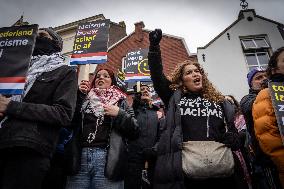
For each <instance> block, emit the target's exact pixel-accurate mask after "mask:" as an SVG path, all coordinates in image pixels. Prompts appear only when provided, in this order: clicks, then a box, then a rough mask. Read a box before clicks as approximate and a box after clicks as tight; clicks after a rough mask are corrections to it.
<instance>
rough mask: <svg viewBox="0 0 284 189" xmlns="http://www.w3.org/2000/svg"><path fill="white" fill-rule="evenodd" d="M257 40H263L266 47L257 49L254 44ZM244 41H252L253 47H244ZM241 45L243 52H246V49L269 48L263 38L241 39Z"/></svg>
mask: <svg viewBox="0 0 284 189" xmlns="http://www.w3.org/2000/svg"><path fill="white" fill-rule="evenodd" d="M259 39H261V40H264V42H265V44H266V46H262V47H258V46H257V44H256V42H255V40H259ZM244 41H252V42H253V43H254V45H255V47H246V45H245V43H244ZM241 43H242V45H243V48H244V50H248V49H260V48H269V47H270V46H269V44H268V43H267V41H266V39H265V37H255V38H243V39H241Z"/></svg>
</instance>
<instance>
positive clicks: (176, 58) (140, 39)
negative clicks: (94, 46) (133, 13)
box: [97, 22, 190, 75]
mask: <svg viewBox="0 0 284 189" xmlns="http://www.w3.org/2000/svg"><path fill="white" fill-rule="evenodd" d="M143 27H144V24H143V22H138V23H136V24H135V31H134V33H133V34H132V35H130V36H128V37H127V38H126V39H125V40H123V41H122V42H120V43H119V44H117V45H116V46H115V47H113V48H111V49H110V50H109V53H108V62H107V63H106V64H101V65H98V66H97V69H99V68H108V69H112V70H113V71H114V72H115V73H116V72H117V70H118V69H120V68H121V65H122V58H123V57H124V56H125V55H126V53H127V52H128V51H130V50H135V49H139V48H142V49H143V48H149V39H148V35H149V32H148V31H145V30H143ZM160 46H161V51H162V60H163V68H164V73H165V74H166V75H168V74H169V73H171V71H172V70H173V69H174V68H175V66H176V64H177V63H180V62H182V61H184V60H187V59H189V58H190V56H189V54H188V52H187V50H186V47H185V46H184V45H183V42H182V40H181V39H178V38H174V37H169V36H166V35H164V36H163V39H162V41H161V43H160Z"/></svg>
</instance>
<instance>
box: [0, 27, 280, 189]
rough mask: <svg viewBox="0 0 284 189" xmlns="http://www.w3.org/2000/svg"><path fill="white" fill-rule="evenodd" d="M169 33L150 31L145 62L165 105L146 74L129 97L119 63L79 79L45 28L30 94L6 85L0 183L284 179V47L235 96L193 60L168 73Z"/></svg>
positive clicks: (61, 185) (184, 183)
mask: <svg viewBox="0 0 284 189" xmlns="http://www.w3.org/2000/svg"><path fill="white" fill-rule="evenodd" d="M162 36H163V34H162V31H161V30H160V29H156V30H154V31H152V32H150V34H149V41H150V46H149V53H148V63H149V69H150V74H151V79H152V82H153V86H154V89H155V91H156V92H157V94H158V95H159V97H160V98H161V100H162V102H163V106H160V105H157V104H154V103H153V98H152V94H151V89H150V86H149V85H146V84H140V83H138V84H137V85H136V86H134V94H133V95H132V97H133V99H132V103H130V104H131V105H129V104H128V102H127V95H126V94H125V93H124V92H123V91H122V90H121V89H120V88H119V87H118V85H117V82H116V76H115V74H114V72H113V71H112V70H109V69H106V68H103V69H98V70H96V72H95V73H94V78H93V80H92V81H86V80H82V81H80V84H79V86H78V84H77V82H78V81H77V75H76V72H75V71H74V70H72V69H71V68H69V67H68V66H66V65H65V64H64V63H63V57H62V55H61V54H60V51H61V50H62V39H61V37H60V36H59V35H58V34H57V33H56V32H54V31H53V30H52V29H50V28H42V29H40V30H39V31H38V35H37V38H36V43H35V48H34V51H33V56H32V59H31V63H30V67H29V70H28V74H27V80H26V84H25V90H24V94H23V95H14V96H12V97H5V96H2V95H0V121H1V122H0V189H41V188H42V189H45V188H46V189H65V188H66V189H103V188H105V189H123V188H125V189H141V188H143V189H152V188H153V189H195V188H196V189H203V188H204V189H205V188H209V187H210V188H218V189H223V188H224V189H225V188H235V189H281V188H284V146H283V142H282V138H281V134H280V131H279V129H278V125H277V120H276V116H275V112H274V109H273V103H272V100H271V97H270V92H269V88H268V83H269V82H282V83H283V82H284V47H282V48H279V49H278V50H276V51H275V52H274V53H273V54H272V56H271V58H270V61H269V63H268V66H267V68H266V70H264V69H263V68H254V69H252V70H251V71H250V72H249V73H248V74H247V81H248V86H249V88H250V90H249V94H248V95H246V96H244V97H243V98H242V99H241V101H240V102H238V101H237V100H236V99H235V98H234V96H232V95H229V94H228V95H225V94H222V93H221V92H220V91H218V90H217V89H216V88H215V87H214V85H213V84H212V83H211V82H210V80H209V79H208V77H207V74H206V72H205V70H204V69H203V68H202V66H201V65H200V64H199V63H198V62H196V61H192V60H185V61H184V62H181V63H179V64H177V66H176V69H175V70H173V72H172V73H171V75H169V76H166V75H164V73H163V63H162V53H163V52H162V51H161V49H160V45H159V44H160V41H161V40H162ZM216 86H218V83H216ZM240 90H241V89H240Z"/></svg>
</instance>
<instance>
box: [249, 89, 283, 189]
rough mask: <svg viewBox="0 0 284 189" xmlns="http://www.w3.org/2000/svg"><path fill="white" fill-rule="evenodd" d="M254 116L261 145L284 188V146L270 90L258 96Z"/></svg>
mask: <svg viewBox="0 0 284 189" xmlns="http://www.w3.org/2000/svg"><path fill="white" fill-rule="evenodd" d="M252 114H253V120H254V130H255V135H256V138H257V140H258V142H259V145H260V147H261V149H262V150H263V152H264V153H265V154H267V155H268V156H269V157H270V158H271V160H272V161H273V162H274V164H275V165H276V167H277V169H278V172H279V178H280V182H281V185H282V188H284V146H283V143H282V140H281V136H280V132H279V129H278V126H277V120H276V117H275V113H274V109H273V106H272V101H271V97H270V94H269V89H268V88H267V89H263V90H262V91H260V92H259V94H258V95H257V97H256V100H255V102H254V104H253V110H252Z"/></svg>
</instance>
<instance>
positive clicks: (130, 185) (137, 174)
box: [124, 163, 154, 189]
mask: <svg viewBox="0 0 284 189" xmlns="http://www.w3.org/2000/svg"><path fill="white" fill-rule="evenodd" d="M143 169H144V163H141V164H138V163H128V169H127V171H126V175H125V179H124V189H141V188H142V189H151V188H153V173H154V172H153V171H154V167H153V164H151V163H149V168H148V169H147V173H148V179H149V181H150V183H151V184H150V185H148V184H146V183H145V182H143V181H142V170H143Z"/></svg>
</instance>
